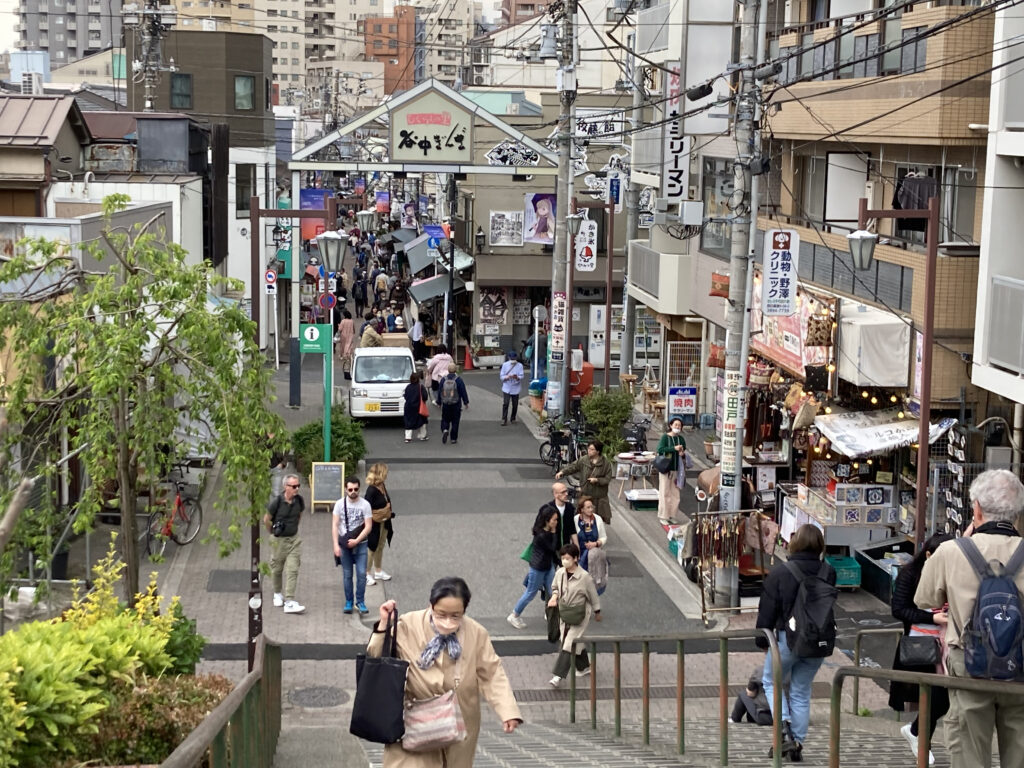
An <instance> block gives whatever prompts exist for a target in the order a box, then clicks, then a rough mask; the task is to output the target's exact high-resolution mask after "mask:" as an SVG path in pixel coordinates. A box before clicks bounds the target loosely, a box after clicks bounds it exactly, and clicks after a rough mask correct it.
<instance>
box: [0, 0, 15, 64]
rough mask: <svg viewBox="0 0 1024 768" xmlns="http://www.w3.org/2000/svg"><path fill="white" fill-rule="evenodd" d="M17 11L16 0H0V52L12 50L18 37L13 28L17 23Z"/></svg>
mask: <svg viewBox="0 0 1024 768" xmlns="http://www.w3.org/2000/svg"><path fill="white" fill-rule="evenodd" d="M17 11H18V0H0V52H3V51H12V50H14V43H15V42H16V41H17V39H18V32H17V30H15V28H14V27H15V25H16V24H17V23H18V17H17Z"/></svg>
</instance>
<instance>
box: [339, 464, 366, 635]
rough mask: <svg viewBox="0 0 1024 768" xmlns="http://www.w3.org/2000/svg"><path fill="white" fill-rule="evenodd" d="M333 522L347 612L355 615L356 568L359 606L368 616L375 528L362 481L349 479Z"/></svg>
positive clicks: (356, 601)
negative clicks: (368, 562) (369, 545)
mask: <svg viewBox="0 0 1024 768" xmlns="http://www.w3.org/2000/svg"><path fill="white" fill-rule="evenodd" d="M332 517H333V519H332V522H331V543H332V544H333V545H334V562H335V564H336V565H340V566H341V570H342V576H341V581H342V584H343V585H344V587H345V613H352V598H353V594H352V567H353V566H355V569H356V584H355V588H356V592H355V605H356V610H358V611H359V613H361V614H363V615H366V614H367V613H369V609H367V607H366V603H365V602H364V599H365V596H366V554H367V551H366V550H367V545H366V539H367V538H368V537H369V536H370V529H371V528H372V527H373V510H371V509H370V503H369V502H368V501H367V500H366V499H364V498H362V497H360V495H359V478H358V477H356V476H355V475H351V476H349V477H347V478H345V493H344V495H343V496H342V497H341V498H340V499H338V500H337V501H336V502H335V503H334V514H333V516H332Z"/></svg>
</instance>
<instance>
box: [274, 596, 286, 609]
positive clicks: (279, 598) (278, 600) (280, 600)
mask: <svg viewBox="0 0 1024 768" xmlns="http://www.w3.org/2000/svg"><path fill="white" fill-rule="evenodd" d="M282 605H284V595H282V594H281V593H280V592H275V593H274V607H275V608H280V607H281V606H282Z"/></svg>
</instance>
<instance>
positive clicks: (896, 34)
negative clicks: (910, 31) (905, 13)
mask: <svg viewBox="0 0 1024 768" xmlns="http://www.w3.org/2000/svg"><path fill="white" fill-rule="evenodd" d="M902 28H903V19H901V18H900V17H898V16H897V17H896V18H894V19H892V18H890V19H886V21H885V24H884V25H883V29H882V31H883V36H884V42H883V49H884V51H885V52H884V53H883V54H882V74H883V75H889V74H893V73H895V72H899V69H900V54H901V51H900V30H901V29H902Z"/></svg>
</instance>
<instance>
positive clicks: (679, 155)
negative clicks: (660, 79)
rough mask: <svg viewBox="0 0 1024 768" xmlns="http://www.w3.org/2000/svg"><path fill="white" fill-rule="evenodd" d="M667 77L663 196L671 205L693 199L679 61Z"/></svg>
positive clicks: (672, 65)
mask: <svg viewBox="0 0 1024 768" xmlns="http://www.w3.org/2000/svg"><path fill="white" fill-rule="evenodd" d="M667 68H668V70H669V73H666V74H665V75H664V77H665V99H666V100H665V126H664V131H665V134H664V135H665V141H664V144H663V150H664V151H663V152H662V155H663V157H664V161H663V163H662V168H661V197H662V199H664V200H667V201H668V202H669V203H680V202H682V201H683V200H686V199H687V198H688V196H689V192H688V188H689V186H690V138H689V137H688V136H684V135H683V119H682V115H681V112H682V104H683V101H682V98H681V96H682V84H681V83H680V82H679V62H677V61H676V62H671V63H670V64H668V65H667Z"/></svg>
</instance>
